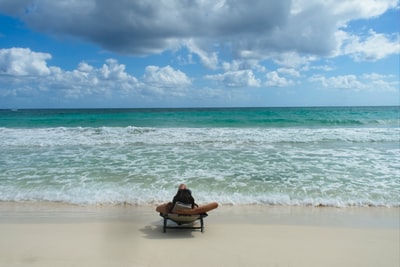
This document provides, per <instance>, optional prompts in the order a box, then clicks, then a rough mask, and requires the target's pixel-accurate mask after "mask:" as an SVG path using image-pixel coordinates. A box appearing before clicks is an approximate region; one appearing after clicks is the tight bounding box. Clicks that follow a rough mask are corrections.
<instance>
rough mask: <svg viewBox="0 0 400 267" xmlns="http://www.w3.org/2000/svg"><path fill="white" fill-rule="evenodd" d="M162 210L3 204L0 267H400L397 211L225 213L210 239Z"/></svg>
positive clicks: (210, 224)
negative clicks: (167, 225) (178, 225)
mask: <svg viewBox="0 0 400 267" xmlns="http://www.w3.org/2000/svg"><path fill="white" fill-rule="evenodd" d="M154 209H155V206H140V207H136V206H125V207H124V206H119V207H104V206H89V207H81V206H71V205H62V204H45V203H39V204H20V203H19V204H15V203H0V237H1V238H0V266H4V267H5V266H44V267H47V266H48V267H50V266H51V267H57V266H132V267H133V266H157V267H158V266H160V267H163V266H166V267H168V266H174V267H179V266H202V267H203V266H230V267H232V266H240V267H243V266H252V267H255V266H274V267H276V266H307V267H311V266H352V267H353V266H364V267H365V266H374V267H375V266H385V267H391V266H393V267H398V266H400V260H399V253H400V248H399V246H400V234H399V220H400V217H399V216H400V215H399V211H400V210H399V209H398V208H343V209H337V208H313V207H275V206H273V207H271V206H220V207H219V208H218V209H217V210H215V211H212V212H210V213H209V216H208V217H207V218H206V219H205V232H204V233H201V232H199V231H189V230H168V231H167V233H162V220H161V217H159V216H158V214H157V213H156V212H155V211H154Z"/></svg>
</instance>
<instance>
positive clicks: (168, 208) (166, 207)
mask: <svg viewBox="0 0 400 267" xmlns="http://www.w3.org/2000/svg"><path fill="white" fill-rule="evenodd" d="M176 203H179V204H183V205H187V206H190V207H191V208H192V209H193V208H195V207H198V206H199V205H197V204H196V203H195V200H194V198H193V196H192V192H191V191H190V190H189V189H188V188H187V186H186V185H185V184H181V185H180V186H179V188H178V191H177V192H176V195H175V196H174V198H173V199H172V202H168V203H166V204H163V205H161V206H158V207H157V211H158V212H160V213H161V214H163V215H166V214H168V213H174V211H175V209H174V208H176V206H177V205H176ZM181 206H182V205H181Z"/></svg>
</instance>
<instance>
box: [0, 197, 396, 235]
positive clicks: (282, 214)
mask: <svg viewBox="0 0 400 267" xmlns="http://www.w3.org/2000/svg"><path fill="white" fill-rule="evenodd" d="M159 204H162V203H158V204H143V205H136V204H126V203H123V204H118V205H109V204H97V205H93V204H90V205H82V204H71V203H65V202H48V201H43V202H29V201H26V202H12V201H10V202H9V201H0V224H1V223H21V222H37V223H47V222H57V221H60V222H71V223H74V222H96V221H98V222H102V221H113V220H117V221H131V222H146V221H147V222H149V221H153V220H154V219H160V218H161V217H159V216H158V213H157V212H156V211H155V209H156V207H157V206H158V205H159ZM200 205H201V204H200ZM210 215H211V216H210V217H211V218H212V219H211V220H212V221H213V222H215V223H238V222H243V223H248V224H287V225H309V226H316V225H318V226H337V227H351V226H353V227H372V228H398V227H400V207H358V206H355V207H353V206H352V207H330V206H328V207H326V206H285V205H258V204H257V205H248V204H243V205H219V207H218V208H217V209H216V210H213V211H211V212H210Z"/></svg>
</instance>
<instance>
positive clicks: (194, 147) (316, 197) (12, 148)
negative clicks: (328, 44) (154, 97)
mask: <svg viewBox="0 0 400 267" xmlns="http://www.w3.org/2000/svg"><path fill="white" fill-rule="evenodd" d="M399 114H400V108H399V107H314V108H220V109H218V108H216V109H212V108H209V109H207V108H199V109H67V110H61V109H59V110H58V109H51V110H0V201H16V202H20V201H33V202H39V201H51V202H65V203H74V204H111V205H113V204H120V203H130V204H138V205H142V204H154V203H161V202H165V201H168V200H170V199H171V198H172V196H173V195H174V194H175V192H176V188H177V186H178V185H179V184H180V183H186V184H187V185H188V186H189V188H191V189H192V191H193V195H194V197H195V199H196V201H197V202H199V203H205V202H210V201H217V202H219V203H221V204H234V205H236V204H266V205H305V206H308V205H313V206H318V205H324V206H335V207H346V206H384V207H399V206H400V127H399V123H400V119H399Z"/></svg>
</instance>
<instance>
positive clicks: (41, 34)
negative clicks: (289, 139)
mask: <svg viewBox="0 0 400 267" xmlns="http://www.w3.org/2000/svg"><path fill="white" fill-rule="evenodd" d="M399 10H400V9H399V1H397V0H379V1H375V0H363V1H359V0H354V1H353V0H324V1H322V0H292V1H290V0H281V1H272V0H271V1H268V0H267V1H266V0H259V1H256V0H246V1H244V0H242V1H239V0H230V1H229V0H203V1H182V0H176V1H175V0H160V1H149V0H136V1H132V0H118V1H108V0H81V1H73V0H63V1H53V0H20V1H10V0H0V108H102V107H104V108H136V107H137V108H141V107H252V106H268V107H270V106H342V105H345V106H349V105H366V106H368V105H399V101H400V96H399V53H400V41H399V17H400V16H399V15H400V14H399V13H400V12H399Z"/></svg>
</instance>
